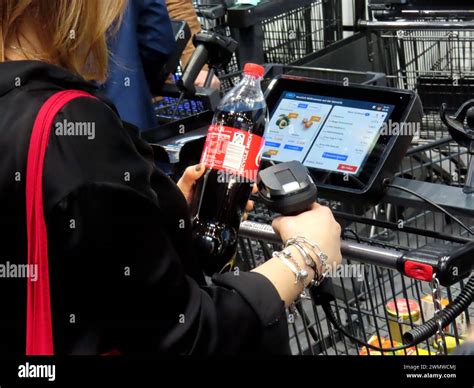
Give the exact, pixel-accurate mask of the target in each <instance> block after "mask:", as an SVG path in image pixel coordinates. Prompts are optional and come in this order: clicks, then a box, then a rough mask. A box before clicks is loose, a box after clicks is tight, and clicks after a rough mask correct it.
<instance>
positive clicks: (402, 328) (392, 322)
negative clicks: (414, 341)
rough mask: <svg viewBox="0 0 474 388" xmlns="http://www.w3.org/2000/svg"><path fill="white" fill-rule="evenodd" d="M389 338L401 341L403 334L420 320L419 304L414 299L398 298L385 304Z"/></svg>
mask: <svg viewBox="0 0 474 388" xmlns="http://www.w3.org/2000/svg"><path fill="white" fill-rule="evenodd" d="M385 308H386V310H387V316H388V330H389V331H390V335H391V338H392V339H393V340H395V341H398V342H400V343H403V334H404V333H405V332H406V331H408V330H410V329H411V328H412V327H413V326H412V324H414V325H416V324H418V323H419V321H420V316H421V315H420V305H419V304H418V302H417V301H416V300H414V299H405V298H398V299H395V300H391V301H390V302H388V303H387V305H386V306H385Z"/></svg>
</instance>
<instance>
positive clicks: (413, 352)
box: [359, 335, 434, 356]
mask: <svg viewBox="0 0 474 388" xmlns="http://www.w3.org/2000/svg"><path fill="white" fill-rule="evenodd" d="M368 344H369V345H373V346H377V347H379V348H383V349H389V348H398V347H400V346H403V345H402V344H401V343H400V342H398V341H390V339H389V338H385V337H382V338H380V339H379V337H378V336H376V335H373V336H372V337H370V339H369V341H368ZM383 354H384V355H385V356H417V355H419V356H427V355H429V354H430V352H429V351H428V350H426V349H421V348H418V349H417V348H416V347H415V346H412V347H410V348H408V349H405V350H403V349H402V350H396V351H392V352H383ZM431 354H434V353H433V352H431ZM359 355H360V356H369V355H370V356H380V355H382V352H381V351H378V350H372V349H369V350H367V348H366V347H365V346H364V347H363V348H362V349H361V350H360V351H359Z"/></svg>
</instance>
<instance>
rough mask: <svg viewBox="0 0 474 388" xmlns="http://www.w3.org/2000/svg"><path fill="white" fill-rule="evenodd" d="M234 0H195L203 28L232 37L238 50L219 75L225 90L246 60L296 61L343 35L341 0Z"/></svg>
mask: <svg viewBox="0 0 474 388" xmlns="http://www.w3.org/2000/svg"><path fill="white" fill-rule="evenodd" d="M233 3H234V2H233V1H224V0H220V1H219V0H207V1H206V0H200V1H194V5H195V8H196V10H197V13H198V15H199V17H200V20H201V24H202V26H203V28H205V29H210V30H213V31H216V32H219V33H221V34H225V35H228V36H232V37H233V38H234V39H236V40H237V41H238V42H239V45H240V47H239V49H238V51H237V53H236V55H235V56H234V58H233V59H232V61H231V62H230V63H229V64H228V65H227V66H226V68H225V69H224V70H223V71H222V72H221V73H220V74H219V76H220V79H221V83H222V88H223V90H224V91H225V90H228V89H230V88H231V87H232V86H233V85H235V83H236V82H238V80H239V79H240V70H241V69H242V66H243V65H244V64H245V63H247V62H255V63H279V64H291V63H293V62H295V61H298V60H301V59H303V58H305V57H306V56H308V55H310V54H313V53H314V52H317V51H318V50H320V49H322V48H324V47H326V46H328V45H330V44H331V43H333V42H335V41H337V40H340V39H342V2H341V1H340V0H336V1H333V0H331V1H330V0H316V1H315V0H297V1H292V2H287V1H281V0H278V1H274V0H273V1H268V0H263V1H261V3H260V4H259V5H257V6H237V5H234V4H233Z"/></svg>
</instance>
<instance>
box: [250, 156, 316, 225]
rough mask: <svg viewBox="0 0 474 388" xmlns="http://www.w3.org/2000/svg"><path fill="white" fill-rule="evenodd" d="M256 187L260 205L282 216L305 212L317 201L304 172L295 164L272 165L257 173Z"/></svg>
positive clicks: (311, 181)
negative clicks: (260, 201)
mask: <svg viewBox="0 0 474 388" xmlns="http://www.w3.org/2000/svg"><path fill="white" fill-rule="evenodd" d="M257 186H258V195H259V198H260V199H261V200H262V202H263V203H264V204H265V205H266V206H267V207H268V208H269V209H270V210H272V211H274V212H277V213H280V214H283V215H285V216H290V215H296V214H299V213H302V212H304V211H306V210H308V209H309V208H310V207H311V205H312V204H313V203H314V202H315V201H317V197H318V189H317V188H316V185H315V184H314V182H313V179H312V178H311V176H310V175H309V172H308V169H307V168H306V167H305V166H303V165H302V164H301V163H300V162H297V161H292V162H286V163H279V164H275V165H273V166H270V167H268V168H266V169H264V170H262V171H260V172H259V174H258V180H257Z"/></svg>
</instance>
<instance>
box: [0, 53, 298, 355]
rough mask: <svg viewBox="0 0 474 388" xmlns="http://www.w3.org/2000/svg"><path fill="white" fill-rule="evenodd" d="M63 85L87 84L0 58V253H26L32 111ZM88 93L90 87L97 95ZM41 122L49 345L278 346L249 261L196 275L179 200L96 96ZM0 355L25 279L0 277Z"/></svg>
mask: <svg viewBox="0 0 474 388" xmlns="http://www.w3.org/2000/svg"><path fill="white" fill-rule="evenodd" d="M64 89H81V90H86V91H89V92H90V93H92V94H94V95H96V96H98V92H97V91H96V89H95V87H94V86H93V85H91V84H89V83H87V82H85V81H84V80H83V79H81V78H80V77H77V76H74V75H72V74H71V73H69V72H68V71H66V70H64V69H61V68H59V67H56V66H52V65H48V64H44V63H41V62H36V61H21V62H5V63H1V64H0V157H1V164H0V185H1V186H0V187H1V189H0V212H1V214H0V236H1V245H0V264H5V263H6V262H9V263H16V264H24V263H26V227H25V219H26V215H25V177H26V156H27V150H28V144H29V139H30V135H31V130H32V126H33V122H34V119H35V117H36V115H37V113H38V111H39V109H40V107H41V105H42V104H43V103H44V102H45V101H46V99H47V98H48V97H49V96H51V95H52V94H53V93H54V92H57V91H60V90H64ZM99 97H100V96H99ZM64 120H67V121H68V122H83V123H89V124H91V123H94V125H95V137H94V138H88V137H87V136H64V135H60V134H56V133H55V130H54V128H53V130H52V132H51V139H50V141H49V145H48V150H47V153H46V160H45V172H44V177H43V186H44V189H43V190H44V208H45V218H46V222H47V228H48V240H49V260H50V263H49V264H50V277H51V303H52V311H53V333H54V347H55V353H56V354H97V353H104V352H108V351H109V350H111V349H112V348H118V349H119V350H120V351H121V352H122V353H126V354H134V353H135V354H148V355H154V354H165V355H166V354H215V353H227V354H229V353H231V354H237V353H258V352H271V353H287V352H289V346H288V330H287V325H286V315H285V311H284V307H283V302H282V301H281V299H280V297H279V295H278V293H277V291H276V289H275V288H274V287H273V285H272V284H271V283H270V282H269V281H268V280H267V279H266V278H265V277H263V276H261V275H259V274H255V273H240V275H239V276H234V275H233V274H225V275H219V276H215V277H214V279H213V283H214V284H213V285H212V286H207V285H206V284H205V282H204V279H203V277H202V275H201V272H200V271H199V266H198V262H197V258H196V257H195V255H194V253H193V249H192V241H191V233H190V218H189V211H188V207H187V204H186V201H185V199H184V197H183V196H182V194H181V193H180V191H179V189H178V188H177V186H176V185H175V184H174V183H173V182H172V181H171V180H170V179H169V178H168V177H167V176H165V175H164V174H163V173H162V172H160V171H159V170H157V169H156V168H155V167H154V165H153V161H152V154H151V149H150V148H149V146H148V145H147V144H146V143H144V142H143V141H141V140H140V139H139V138H138V136H137V135H136V133H134V131H133V130H131V129H130V128H128V126H127V125H124V124H123V123H122V122H121V120H120V119H119V118H118V117H117V116H116V114H115V111H114V108H113V107H111V106H110V105H107V103H106V102H104V101H103V100H102V101H99V100H92V99H87V98H81V99H78V100H75V101H73V102H71V103H69V104H68V105H67V106H66V107H65V108H64V109H63V110H62V111H61V112H60V114H59V115H58V116H57V118H56V122H64ZM0 295H1V299H0V300H1V302H0V303H1V308H0V354H3V355H5V354H7V355H13V354H24V352H25V321H26V280H25V279H17V278H8V277H7V278H3V279H2V278H0Z"/></svg>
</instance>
